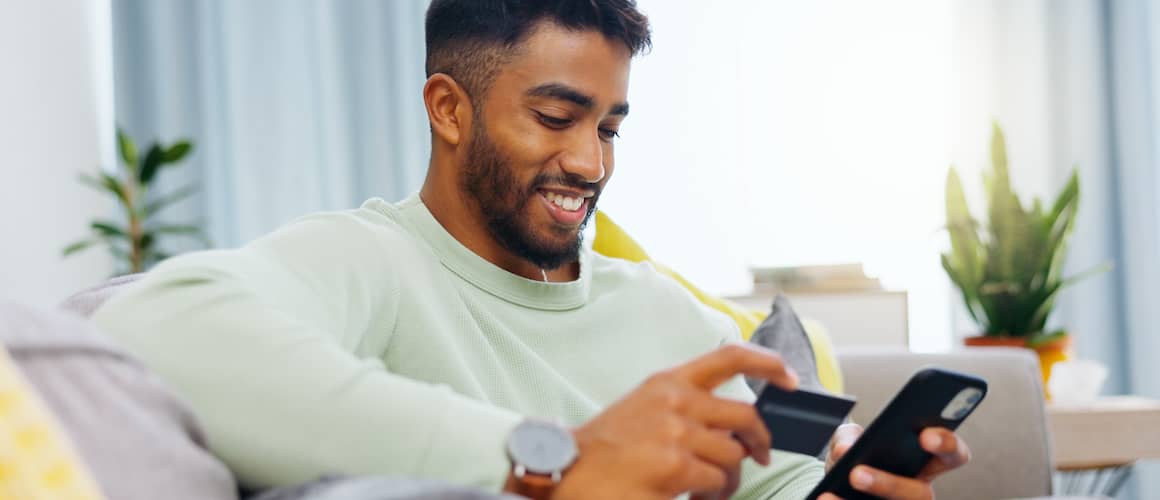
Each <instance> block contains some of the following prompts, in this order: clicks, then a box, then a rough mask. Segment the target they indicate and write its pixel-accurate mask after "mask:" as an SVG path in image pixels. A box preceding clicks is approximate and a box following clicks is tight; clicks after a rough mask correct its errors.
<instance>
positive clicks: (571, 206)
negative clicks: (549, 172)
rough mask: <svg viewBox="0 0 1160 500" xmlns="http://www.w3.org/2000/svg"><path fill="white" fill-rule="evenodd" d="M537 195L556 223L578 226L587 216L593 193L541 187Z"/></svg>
mask: <svg viewBox="0 0 1160 500" xmlns="http://www.w3.org/2000/svg"><path fill="white" fill-rule="evenodd" d="M539 195H540V199H541V200H543V202H544V206H545V208H546V209H547V211H548V214H549V215H551V216H552V219H554V220H555V221H556V223H558V224H560V225H564V226H579V225H581V224H583V223H584V220H585V219H586V218H587V216H588V208H589V206H590V204H591V203H592V198H593V197H594V196H595V193H593V192H591V191H589V192H583V193H581V192H575V191H556V190H547V189H541V190H539Z"/></svg>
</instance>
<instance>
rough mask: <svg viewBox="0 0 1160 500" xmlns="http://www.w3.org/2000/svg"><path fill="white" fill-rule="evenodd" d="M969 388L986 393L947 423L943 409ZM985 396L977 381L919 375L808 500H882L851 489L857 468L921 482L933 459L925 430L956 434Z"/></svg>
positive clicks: (929, 372)
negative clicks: (827, 496)
mask: <svg viewBox="0 0 1160 500" xmlns="http://www.w3.org/2000/svg"><path fill="white" fill-rule="evenodd" d="M969 387H974V388H976V389H979V390H980V391H982V396H981V397H980V398H979V402H978V403H976V404H975V406H974V408H972V409H971V411H970V412H969V413H967V414H966V415H964V416H963V417H962V418H960V419H958V420H947V419H945V418H943V417H942V415H941V413H942V410H943V408H945V407H946V405H947V404H948V403H950V402H951V400H952V399H954V397H955V396H956V395H958V394H959V392H960V391H962V390H963V389H966V388H969ZM986 395H987V382H986V381H984V380H983V379H981V378H978V377H975V376H973V375H967V374H963V373H957V372H953V371H949V370H943V369H940V368H924V369H922V370H919V372H918V373H915V374H914V376H912V377H911V378H910V381H909V382H907V383H906V385H905V386H904V387H903V388H902V390H901V391H899V392H898V394H897V395H895V396H894V399H892V400H891V401H890V403H889V404H888V405H886V409H884V410H882V413H880V414H879V415H878V417H877V418H875V419H874V421H873V422H872V423H870V425H869V426H868V427H867V428H866V430H865V431H864V432H863V433H862V436H861V437H859V438H858V440H857V441H855V442H854V445H853V446H851V447H850V450H849V451H847V452H846V454H845V455H843V456H842V458H841V459H839V460H838V463H836V464H834V467H833V469H831V470H830V471H829V472H828V473H827V474H826V476H825V477H824V478H822V481H821V482H820V483H818V485H817V487H815V488H814V490H813V491H811V492H810V494H809V496H807V497H806V498H807V499H808V500H814V499H816V498H817V497H818V496H819V495H821V494H822V493H826V492H829V493H833V494H835V495H838V496H839V497H841V498H843V499H845V500H876V499H878V497H876V496H873V495H869V494H866V493H862V492H860V491H857V490H855V489H854V488H853V487H852V486H850V483H849V478H850V471H851V470H853V469H854V467H855V466H857V465H868V466H870V467H874V468H876V469H880V470H883V471H886V472H890V473H892V474H896V475H899V476H906V477H915V476H917V475H918V473H919V472H920V471H921V470H922V468H923V467H924V466H926V464H927V462H929V461H930V459H931V458H932V456H931V454H930V453H927V452H926V451H925V450H923V449H922V447H921V445H919V442H918V436H919V433H921V432H922V430H923V429H925V428H927V427H945V428H947V429H950V430H955V429H957V428H958V427H959V424H961V423H962V422H963V421H964V420H966V419H967V418H968V417H970V416H971V413H973V412H974V410H976V409H978V407H979V404H982V400H983V399H984V398H985V397H986Z"/></svg>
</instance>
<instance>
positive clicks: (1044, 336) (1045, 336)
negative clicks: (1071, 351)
mask: <svg viewBox="0 0 1160 500" xmlns="http://www.w3.org/2000/svg"><path fill="white" fill-rule="evenodd" d="M1066 337H1067V330H1056V331H1054V332H1051V333H1040V334H1039V335H1032V336H1030V337H1028V338H1027V347H1030V348H1032V349H1035V348H1038V347H1042V346H1045V345H1047V344H1050V343H1051V342H1054V341H1056V340H1059V339H1062V338H1066Z"/></svg>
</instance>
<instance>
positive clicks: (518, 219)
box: [460, 23, 631, 269]
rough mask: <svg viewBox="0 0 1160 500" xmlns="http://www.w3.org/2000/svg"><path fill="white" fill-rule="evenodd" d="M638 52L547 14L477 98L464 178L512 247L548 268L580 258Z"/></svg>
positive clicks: (491, 226)
mask: <svg viewBox="0 0 1160 500" xmlns="http://www.w3.org/2000/svg"><path fill="white" fill-rule="evenodd" d="M630 61H631V54H630V52H629V50H628V48H627V47H625V46H624V45H623V44H622V43H620V42H618V41H615V40H609V39H606V38H605V37H604V36H603V35H601V34H600V33H598V32H593V31H581V32H574V31H568V30H566V29H563V28H560V27H558V26H556V25H555V24H551V23H543V24H541V25H540V26H539V27H538V28H537V29H536V30H534V32H533V33H532V34H531V35H530V36H529V37H528V39H527V40H526V41H525V42H524V43H523V44H522V46H521V49H520V50H518V51H517V53H516V54H515V55H514V56H513V57H512V58H511V59H510V61H509V62H508V64H506V65H504V67H503V68H502V69H501V70H500V71H499V73H498V75H497V76H496V78H495V81H494V83H493V84H492V86H491V87H490V89H489V90H488V91H487V92H486V95H485V96H484V98H483V99H482V103H478V102H477V107H476V108H475V110H476V112H475V120H474V121H473V126H472V134H471V138H470V139H469V141H470V142H469V143H468V149H467V154H466V155H465V157H464V160H463V165H461V170H460V171H461V172H462V177H461V181H462V188H463V189H464V191H465V192H466V194H467V195H468V196H469V197H470V198H471V199H472V200H474V201H475V203H476V205H477V207H476V208H477V209H479V210H480V211H481V215H482V217H483V219H484V220H485V221H486V222H487V226H488V230H489V232H490V233H491V236H492V237H493V238H495V239H496V241H497V242H498V243H499V244H500V245H502V246H503V247H504V248H506V249H507V250H508V251H510V252H512V253H514V254H516V255H517V256H520V257H521V258H524V259H526V260H528V261H530V262H532V263H533V264H535V265H537V266H539V267H541V268H543V269H555V268H557V267H559V266H561V265H563V264H566V263H568V262H571V261H573V260H575V259H576V257H577V254H578V252H579V249H580V231H581V230H582V229H583V227H584V225H585V224H587V222H588V219H589V217H590V216H591V215H592V213H593V212H594V211H595V209H596V200H597V198H598V197H599V196H600V191H601V189H602V188H603V187H604V184H605V183H607V182H608V178H609V176H610V175H611V174H612V168H613V142H614V140H615V137H616V134H617V131H618V130H619V128H620V123H621V121H622V120H623V119H624V117H625V115H627V114H628V104H627V100H626V97H627V94H628V74H629V63H630Z"/></svg>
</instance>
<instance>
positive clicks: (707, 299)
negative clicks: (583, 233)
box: [592, 211, 844, 394]
mask: <svg viewBox="0 0 1160 500" xmlns="http://www.w3.org/2000/svg"><path fill="white" fill-rule="evenodd" d="M592 249H593V250H594V251H595V252H596V253H598V254H601V255H604V256H607V257H615V258H618V259H624V260H627V261H629V262H645V261H648V262H650V263H652V265H653V267H655V268H656V269H657V271H660V272H661V273H662V274H665V275H667V276H669V277H671V278H673V279H675V280H677V282H678V283H680V284H681V285H682V286H684V287H685V288H686V289H688V290H689V292H691V293H692V294H693V296H694V297H696V298H697V300H699V301H701V303H702V304H705V305H707V306H709V307H712V308H713V309H716V310H718V311H721V312H722V313H725V315H727V316H729V317H730V318H731V319H732V320H733V322H734V323H737V327H738V328H739V329H740V330H741V338H743V339H745V340H749V337H751V336H753V331H754V330H756V329H757V327H758V326H760V325H761V322H762V321H764V320H765V316H766V315H767V314H768V313H765V312H761V311H754V310H752V309H747V308H745V307H742V306H741V305H739V304H736V303H734V302H731V301H728V300H725V299H721V298H718V297H714V296H712V295H709V294H707V293H705V292H704V291H702V290H701V289H700V288H697V287H696V286H695V285H693V284H692V283H690V282H689V281H688V280H686V279H685V278H684V277H682V276H681V275H680V274H677V272H676V271H673V270H672V269H669V268H668V267H667V266H665V265H664V264H661V263H659V262H656V261H654V260H652V259H651V258H649V256H648V253H647V252H645V251H644V248H641V246H640V245H639V244H637V242H636V241H635V240H633V239H632V237H631V236H629V235H628V233H626V232H625V231H624V229H622V228H621V227H620V226H618V225H617V224H616V223H615V222H613V221H612V218H610V217H609V216H608V215H607V214H605V213H604V212H600V211H597V212H596V239H595V240H594V241H593V242H592ZM802 325H803V327H804V328H805V330H806V335H807V336H808V337H809V339H810V347H812V348H813V350H814V363H815V364H816V365H817V367H818V380H819V381H820V382H821V383H822V386H823V387H825V388H826V390H829V391H830V392H833V393H834V394H842V391H843V389H844V387H843V384H842V372H841V370H840V369H839V367H838V358H837V356H835V355H834V346H833V344H832V343H831V342H830V336H829V334H828V333H826V330H825V328H823V327H822V326H821V324H819V323H817V322H816V321H810V320H802Z"/></svg>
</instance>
